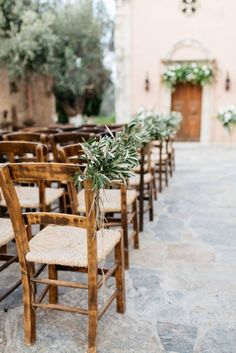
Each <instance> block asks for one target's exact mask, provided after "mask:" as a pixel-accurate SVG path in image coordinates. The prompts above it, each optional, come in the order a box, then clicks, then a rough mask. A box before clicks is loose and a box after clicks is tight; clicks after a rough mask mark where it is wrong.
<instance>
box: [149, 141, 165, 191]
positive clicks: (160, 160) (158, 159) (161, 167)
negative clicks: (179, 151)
mask: <svg viewBox="0 0 236 353" xmlns="http://www.w3.org/2000/svg"><path fill="white" fill-rule="evenodd" d="M151 163H152V167H153V168H154V170H155V175H156V179H157V180H158V182H159V191H160V192H162V190H163V176H164V180H165V185H166V186H168V184H169V156H168V153H167V152H166V141H165V140H164V141H153V142H152V151H151Z"/></svg>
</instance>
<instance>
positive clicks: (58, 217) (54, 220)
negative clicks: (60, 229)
mask: <svg viewBox="0 0 236 353" xmlns="http://www.w3.org/2000/svg"><path fill="white" fill-rule="evenodd" d="M23 218H24V221H25V224H28V225H32V224H55V225H60V226H72V227H79V228H87V226H88V222H87V218H86V217H83V216H76V215H70V214H61V213H51V212H32V213H31V212H27V213H23Z"/></svg>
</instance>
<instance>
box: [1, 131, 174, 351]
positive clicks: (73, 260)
mask: <svg viewBox="0 0 236 353" xmlns="http://www.w3.org/2000/svg"><path fill="white" fill-rule="evenodd" d="M17 134H18V138H20V133H17ZM24 134H25V133H24ZM68 134H70V138H72V139H73V138H74V137H75V135H76V133H66V138H67V140H66V141H65V139H64V140H63V141H62V140H60V142H58V141H59V139H60V138H59V139H58V140H57V139H56V138H55V136H57V137H58V136H60V135H61V136H63V137H64V136H65V133H56V134H52V133H50V134H47V135H46V134H41V133H40V134H39V135H40V141H38V140H37V141H36V142H31V140H30V142H26V141H21V140H20V139H19V140H17V141H15V140H14V139H12V138H11V136H13V135H14V138H15V136H16V134H13V135H12V134H10V135H11V136H10V135H9V134H8V135H6V136H4V140H5V141H4V142H0V156H1V157H2V160H3V161H4V160H8V161H9V162H10V164H8V165H4V166H3V167H2V168H1V171H0V185H1V188H2V191H1V195H0V206H1V208H2V210H3V214H2V216H4V215H5V213H4V211H5V210H6V208H7V212H8V214H9V216H10V218H11V221H12V223H11V222H10V221H9V219H8V218H3V217H2V218H1V219H0V223H1V230H2V229H3V231H2V232H1V235H0V247H1V254H0V260H1V261H4V263H3V265H2V266H1V267H0V271H2V270H4V269H5V268H6V267H7V266H10V265H11V264H12V263H13V262H16V261H17V260H18V258H19V262H20V267H21V274H22V283H23V290H24V291H23V292H24V329H25V343H26V344H28V345H31V344H33V343H34V341H35V335H36V334H35V312H36V309H37V308H49V309H55V310H62V311H70V312H77V313H81V314H84V315H88V322H89V330H88V352H89V353H94V352H96V336H97V323H98V320H99V319H100V318H101V317H102V316H103V314H104V313H105V312H106V310H107V309H108V307H109V306H110V304H111V303H112V302H113V301H114V300H115V299H116V301H117V311H118V312H120V313H123V312H124V311H125V288H124V268H127V269H128V267H129V243H130V242H131V241H132V242H133V243H134V247H135V248H138V247H139V230H142V229H143V224H144V222H143V214H144V212H146V211H149V218H150V220H152V219H153V197H157V188H156V180H157V179H158V181H159V186H160V170H161V174H163V173H164V174H165V175H166V170H165V168H167V173H168V175H169V174H170V175H171V174H172V173H173V167H174V155H173V146H172V141H171V142H170V141H168V144H169V145H168V144H167V141H166V145H165V148H164V152H165V153H163V143H160V142H157V143H156V145H155V146H153V145H148V146H145V147H144V148H142V149H141V150H140V151H139V153H140V166H139V167H138V168H137V169H136V173H137V174H136V175H135V177H133V178H131V179H130V182H129V187H128V188H127V187H126V186H125V185H124V184H119V185H114V187H113V188H112V189H106V190H105V191H104V192H102V195H101V198H102V200H103V202H102V204H103V211H104V213H105V215H106V222H107V224H106V226H107V229H100V230H99V229H97V222H96V215H95V212H94V208H93V205H94V202H95V198H96V197H95V194H94V192H93V190H92V187H91V182H90V181H86V183H85V184H84V188H83V189H81V190H79V191H78V190H76V188H75V185H74V183H73V182H72V180H71V176H72V175H73V174H74V173H75V172H76V171H78V168H79V167H80V168H83V167H84V166H83V165H82V163H81V153H82V151H81V145H80V144H79V143H78V140H76V139H75V140H73V141H72V140H70V139H69V135H68ZM29 135H31V137H30V138H32V139H33V134H32V133H27V138H29ZM45 135H46V136H48V137H50V138H49V139H45V140H44V141H42V140H41V139H42V138H44V136H45ZM98 135H99V134H98ZM37 136H38V135H37ZM90 136H91V133H90ZM76 137H77V135H76ZM83 138H84V137H83ZM27 141H29V140H27ZM42 142H44V144H42ZM79 142H80V141H79ZM53 143H55V146H56V154H55V150H53V149H52V146H53ZM68 143H70V144H69V145H68ZM71 143H73V144H71ZM170 144H171V147H172V150H171V149H170ZM52 151H53V158H52V157H51V158H49V155H50V153H52ZM160 151H161V152H160ZM160 153H161V154H160ZM55 155H56V158H55ZM49 160H50V163H48V161H49ZM166 160H167V162H166ZM162 161H163V162H162ZM164 161H165V163H164ZM18 162H20V163H18ZM32 162H34V163H32ZM35 162H37V163H35ZM55 162H56V163H55ZM58 162H60V163H58ZM83 163H84V162H83ZM157 171H158V173H157ZM156 173H157V175H156ZM165 181H166V182H167V180H165ZM161 186H162V184H161ZM146 200H147V207H144V205H145V201H146ZM137 203H138V205H139V207H138V209H139V212H138V209H137ZM54 207H56V212H52V211H54ZM138 215H139V219H138ZM138 223H139V226H138ZM35 224H36V225H37V227H36V228H37V230H38V231H37V232H36V231H35V226H34V225H35ZM52 225H54V226H52ZM129 225H132V228H133V231H132V234H128V233H130V232H129V230H130V229H129ZM12 227H13V229H12ZM38 227H40V228H38ZM113 227H116V228H117V227H120V229H121V230H122V232H121V231H120V230H117V229H116V228H113ZM14 236H15V241H16V245H17V255H15V254H8V252H7V244H8V243H9V242H11V241H12V240H13V239H14ZM112 251H114V263H113V264H112V265H111V266H110V267H109V268H101V267H100V266H99V263H100V261H102V260H104V257H106V256H107V255H108V254H109V253H110V252H112ZM39 264H40V265H39ZM46 269H47V271H48V275H47V277H46V278H45V277H43V278H42V277H39V276H40V275H41V274H45V270H46ZM67 270H70V271H72V272H87V274H88V281H87V284H84V283H80V282H77V281H74V282H69V281H64V280H63V281H62V280H59V279H58V271H67ZM111 276H114V277H115V290H114V292H113V293H112V294H111V296H110V298H109V299H108V300H107V301H106V303H105V305H104V306H103V308H99V305H98V290H99V289H100V288H101V287H102V286H103V284H104V282H106V281H107V280H108V279H109V278H110V277H111ZM19 284H20V281H18V282H17V283H15V284H13V285H12V287H11V288H10V289H9V290H8V292H7V293H4V295H3V296H2V298H0V300H1V299H3V298H5V297H6V295H8V294H9V293H10V292H12V291H13V290H14V289H15V288H17V287H18V286H19ZM37 285H40V286H41V285H44V286H45V287H44V289H43V291H42V292H41V293H39V295H37V294H38V290H37ZM58 286H62V287H67V286H68V287H70V288H78V289H87V290H88V307H87V309H84V308H71V307H68V306H67V305H62V304H58V292H57V287H58ZM47 294H48V303H47V304H46V303H45V302H44V300H45V297H46V295H47Z"/></svg>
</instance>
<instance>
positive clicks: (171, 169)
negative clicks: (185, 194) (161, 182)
mask: <svg viewBox="0 0 236 353" xmlns="http://www.w3.org/2000/svg"><path fill="white" fill-rule="evenodd" d="M169 167H170V176H171V178H172V177H173V165H172V153H170V154H169Z"/></svg>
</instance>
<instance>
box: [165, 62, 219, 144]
mask: <svg viewBox="0 0 236 353" xmlns="http://www.w3.org/2000/svg"><path fill="white" fill-rule="evenodd" d="M187 62H191V63H192V62H195V63H199V64H200V63H201V64H211V65H214V66H215V60H199V59H198V60H194V59H193V60H162V62H161V63H162V65H164V66H168V65H169V66H171V65H176V64H183V63H187ZM161 91H162V94H161V96H162V97H161V105H162V107H161V108H162V109H161V110H162V111H166V112H170V111H171V104H172V101H171V99H172V92H171V89H170V88H168V87H166V86H165V85H164V84H162V90H161ZM212 112H213V84H207V85H204V86H203V89H202V110H201V132H200V142H201V143H209V142H210V120H211V116H212Z"/></svg>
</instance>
